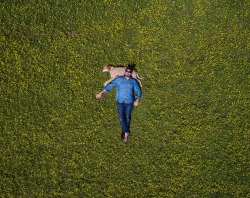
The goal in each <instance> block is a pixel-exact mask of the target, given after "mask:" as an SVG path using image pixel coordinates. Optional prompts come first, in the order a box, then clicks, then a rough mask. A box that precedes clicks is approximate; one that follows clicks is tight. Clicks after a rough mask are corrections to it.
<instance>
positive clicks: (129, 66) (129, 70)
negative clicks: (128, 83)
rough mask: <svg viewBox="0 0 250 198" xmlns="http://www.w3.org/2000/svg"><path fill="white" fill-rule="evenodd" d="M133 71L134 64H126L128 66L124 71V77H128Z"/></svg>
mask: <svg viewBox="0 0 250 198" xmlns="http://www.w3.org/2000/svg"><path fill="white" fill-rule="evenodd" d="M134 69H135V64H128V66H127V67H126V69H125V76H126V77H130V76H131V75H132V73H133V70H134Z"/></svg>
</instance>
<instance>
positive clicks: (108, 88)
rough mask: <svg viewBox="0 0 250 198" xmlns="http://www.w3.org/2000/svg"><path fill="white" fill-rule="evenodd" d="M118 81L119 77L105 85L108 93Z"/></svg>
mask: <svg viewBox="0 0 250 198" xmlns="http://www.w3.org/2000/svg"><path fill="white" fill-rule="evenodd" d="M116 83H117V78H116V79H114V80H112V81H111V82H110V83H109V84H107V85H106V86H105V87H104V90H105V92H106V93H108V92H109V91H110V90H111V89H112V88H113V87H114V86H115V85H116Z"/></svg>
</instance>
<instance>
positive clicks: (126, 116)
mask: <svg viewBox="0 0 250 198" xmlns="http://www.w3.org/2000/svg"><path fill="white" fill-rule="evenodd" d="M116 104H117V111H118V116H119V120H120V123H121V125H122V133H125V132H127V133H129V132H130V130H129V128H130V120H131V113H132V110H133V107H134V105H133V103H132V104H126V103H118V102H117V103H116Z"/></svg>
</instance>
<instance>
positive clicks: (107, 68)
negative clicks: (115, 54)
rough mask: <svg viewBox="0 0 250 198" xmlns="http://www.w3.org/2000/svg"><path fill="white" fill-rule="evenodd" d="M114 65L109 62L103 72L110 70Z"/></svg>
mask: <svg viewBox="0 0 250 198" xmlns="http://www.w3.org/2000/svg"><path fill="white" fill-rule="evenodd" d="M112 66H113V65H110V64H107V65H105V66H104V68H103V70H102V71H103V72H110V71H111V67H112Z"/></svg>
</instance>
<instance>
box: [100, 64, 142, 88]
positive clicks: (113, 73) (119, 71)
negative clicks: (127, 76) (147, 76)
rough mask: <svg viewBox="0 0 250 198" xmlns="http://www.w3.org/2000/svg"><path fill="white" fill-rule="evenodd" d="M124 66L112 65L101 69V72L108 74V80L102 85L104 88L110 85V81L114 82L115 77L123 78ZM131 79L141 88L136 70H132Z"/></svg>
mask: <svg viewBox="0 0 250 198" xmlns="http://www.w3.org/2000/svg"><path fill="white" fill-rule="evenodd" d="M125 69H126V67H125V66H113V65H109V64H108V65H105V66H104V68H103V70H102V71H103V72H109V73H110V79H109V80H108V81H106V82H105V83H104V86H106V85H107V84H108V83H110V82H111V81H112V80H114V79H115V78H116V77H117V76H123V75H124V73H125ZM132 77H133V78H134V79H136V80H137V81H138V83H139V84H140V86H141V87H142V83H141V79H142V78H140V77H139V76H138V73H137V71H136V69H134V70H133V73H132Z"/></svg>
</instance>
